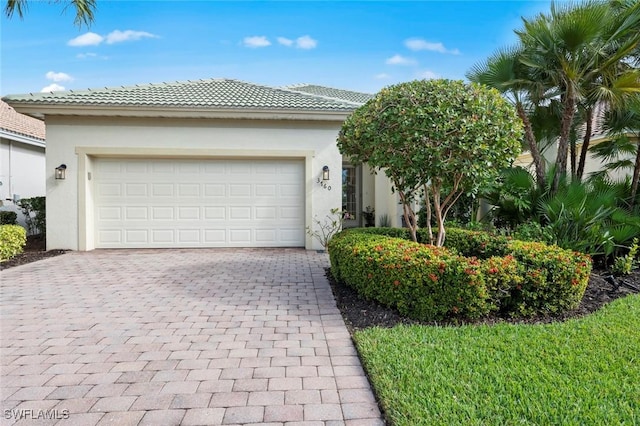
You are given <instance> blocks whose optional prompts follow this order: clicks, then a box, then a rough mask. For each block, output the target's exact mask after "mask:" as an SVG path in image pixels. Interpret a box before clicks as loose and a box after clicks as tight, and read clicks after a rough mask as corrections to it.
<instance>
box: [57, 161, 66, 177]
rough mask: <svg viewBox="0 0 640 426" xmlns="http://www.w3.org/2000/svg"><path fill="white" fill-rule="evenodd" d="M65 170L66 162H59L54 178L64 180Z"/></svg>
mask: <svg viewBox="0 0 640 426" xmlns="http://www.w3.org/2000/svg"><path fill="white" fill-rule="evenodd" d="M66 170H67V165H66V164H60V165H59V166H58V167H56V179H59V180H64V178H65V174H66Z"/></svg>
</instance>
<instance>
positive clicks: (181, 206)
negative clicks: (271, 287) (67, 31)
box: [3, 79, 400, 251]
mask: <svg viewBox="0 0 640 426" xmlns="http://www.w3.org/2000/svg"><path fill="white" fill-rule="evenodd" d="M370 96H371V95H368V94H362V93H357V92H350V91H344V90H337V89H331V88H326V87H322V86H314V85H298V86H291V87H282V88H275V87H268V86H263V85H258V84H252V83H248V82H243V81H238V80H232V79H209V80H198V81H185V82H175V83H162V84H149V85H139V86H131V87H118V88H104V89H95V90H87V91H66V92H55V93H34V94H26V95H11V96H6V97H5V98H3V99H4V100H5V101H6V102H8V103H9V104H11V105H12V106H13V107H14V108H15V109H16V110H17V111H19V112H21V113H24V114H28V115H30V116H33V117H37V118H40V119H44V121H45V123H46V126H47V150H46V175H47V176H46V178H47V179H46V180H47V249H71V250H83V251H84V250H92V249H95V248H138V247H141V248H142V247H152V248H162V247H305V248H307V249H320V248H321V246H320V243H319V242H318V241H316V240H315V239H314V238H312V237H311V236H310V235H308V233H307V232H306V230H307V228H308V227H312V226H313V225H314V219H319V220H321V221H323V220H325V218H326V217H327V216H328V215H330V212H331V209H332V208H340V207H343V208H345V209H347V210H348V211H350V212H352V213H353V215H354V217H355V219H354V220H353V221H352V222H351V223H349V224H347V225H360V224H362V219H361V213H362V210H364V208H366V206H371V207H374V208H375V209H376V213H378V214H379V213H382V214H384V213H386V214H389V216H390V217H391V216H392V215H393V216H396V217H394V218H393V220H392V223H393V224H398V223H399V221H400V215H399V207H398V205H397V201H396V200H395V197H393V196H392V194H391V191H390V185H389V182H388V180H387V178H386V177H385V176H384V175H383V174H382V175H381V174H379V175H373V174H371V173H370V171H369V170H367V169H365V170H363V169H362V167H355V166H353V165H350V164H348V163H344V162H343V159H342V156H341V154H340V152H339V151H338V148H337V145H336V138H337V135H338V132H339V130H340V127H341V125H342V122H343V121H344V120H345V118H346V117H347V116H348V115H349V114H350V113H351V112H352V111H353V110H354V109H356V108H357V107H358V106H360V105H362V104H363V103H364V102H365V101H366V100H367V99H369V98H370ZM61 166H62V167H61ZM365 168H366V167H365ZM56 169H59V172H58V171H56ZM62 169H64V170H62ZM57 173H58V174H59V175H58V176H56V174H57ZM62 175H63V176H62ZM56 177H58V179H56ZM62 177H64V178H63V179H62Z"/></svg>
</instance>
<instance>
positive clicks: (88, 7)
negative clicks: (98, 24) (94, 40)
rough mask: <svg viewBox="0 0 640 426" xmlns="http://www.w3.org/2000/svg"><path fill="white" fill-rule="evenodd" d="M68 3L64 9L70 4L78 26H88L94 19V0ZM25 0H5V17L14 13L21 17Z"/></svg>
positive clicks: (58, 1) (56, 0)
mask: <svg viewBox="0 0 640 426" xmlns="http://www.w3.org/2000/svg"><path fill="white" fill-rule="evenodd" d="M53 1H55V3H61V2H62V0H53ZM68 2H69V4H68V5H67V6H65V9H66V8H67V7H69V6H72V7H73V9H75V12H76V17H75V19H74V21H73V23H74V24H76V25H78V26H79V27H80V26H82V24H85V25H86V26H87V27H89V26H90V25H91V24H92V23H93V21H94V12H95V10H96V0H68ZM27 6H28V1H27V0H7V4H6V5H5V8H4V13H5V15H6V16H7V18H11V17H12V16H13V14H14V13H17V14H18V16H19V17H20V18H21V19H22V18H23V17H24V13H25V12H26V10H27Z"/></svg>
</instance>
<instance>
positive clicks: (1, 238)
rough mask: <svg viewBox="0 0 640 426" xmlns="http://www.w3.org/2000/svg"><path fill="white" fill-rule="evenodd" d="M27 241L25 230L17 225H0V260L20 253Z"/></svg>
mask: <svg viewBox="0 0 640 426" xmlns="http://www.w3.org/2000/svg"><path fill="white" fill-rule="evenodd" d="M26 243H27V231H26V230H25V229H24V228H23V227H22V226H19V225H1V226H0V261H2V260H7V259H11V258H12V257H13V256H15V255H17V254H20V253H22V250H23V249H24V245H25V244H26Z"/></svg>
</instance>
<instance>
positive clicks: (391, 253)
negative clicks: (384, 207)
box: [329, 231, 495, 320]
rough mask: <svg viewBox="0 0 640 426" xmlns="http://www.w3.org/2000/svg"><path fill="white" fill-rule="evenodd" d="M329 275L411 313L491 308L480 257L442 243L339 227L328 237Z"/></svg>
mask: <svg viewBox="0 0 640 426" xmlns="http://www.w3.org/2000/svg"><path fill="white" fill-rule="evenodd" d="M329 255H330V258H331V271H332V273H333V274H334V277H335V278H336V279H338V280H341V281H344V282H345V283H346V284H347V285H349V286H351V287H353V288H354V289H355V290H356V291H358V292H359V293H360V294H361V295H362V296H364V297H365V298H367V299H373V300H376V301H378V302H379V303H382V304H384V305H386V306H390V307H394V308H397V309H398V311H399V312H400V313H401V314H403V315H406V316H408V317H411V318H416V319H421V320H434V319H442V318H445V317H466V318H478V317H481V316H483V315H486V314H487V313H489V311H490V310H491V309H492V308H495V307H494V306H492V305H491V304H490V303H489V297H488V294H487V290H486V287H485V285H484V281H483V277H482V274H481V273H480V262H478V261H477V260H476V259H467V258H464V257H462V256H458V255H456V254H453V253H451V252H450V251H449V250H447V249H445V248H443V247H435V246H429V245H423V244H418V243H414V242H412V241H408V240H404V239H400V238H391V237H386V236H381V235H371V234H367V233H361V232H349V231H344V232H342V233H340V234H338V235H336V237H334V238H333V239H332V240H331V241H330V242H329Z"/></svg>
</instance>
